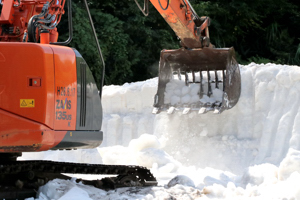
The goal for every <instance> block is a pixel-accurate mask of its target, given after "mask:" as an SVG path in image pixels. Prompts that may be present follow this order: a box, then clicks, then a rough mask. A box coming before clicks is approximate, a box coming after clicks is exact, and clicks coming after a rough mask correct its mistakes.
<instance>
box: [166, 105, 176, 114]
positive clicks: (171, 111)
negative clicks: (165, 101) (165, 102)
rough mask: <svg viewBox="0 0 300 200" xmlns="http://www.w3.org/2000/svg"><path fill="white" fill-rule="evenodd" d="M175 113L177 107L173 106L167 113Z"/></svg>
mask: <svg viewBox="0 0 300 200" xmlns="http://www.w3.org/2000/svg"><path fill="white" fill-rule="evenodd" d="M174 111H175V107H174V106H171V107H170V108H169V109H168V111H167V113H168V114H172V113H173V112H174Z"/></svg>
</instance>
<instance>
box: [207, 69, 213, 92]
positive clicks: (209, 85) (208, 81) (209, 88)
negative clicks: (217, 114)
mask: <svg viewBox="0 0 300 200" xmlns="http://www.w3.org/2000/svg"><path fill="white" fill-rule="evenodd" d="M207 83H208V90H207V96H208V97H210V96H211V95H212V91H211V80H210V73H209V70H207Z"/></svg>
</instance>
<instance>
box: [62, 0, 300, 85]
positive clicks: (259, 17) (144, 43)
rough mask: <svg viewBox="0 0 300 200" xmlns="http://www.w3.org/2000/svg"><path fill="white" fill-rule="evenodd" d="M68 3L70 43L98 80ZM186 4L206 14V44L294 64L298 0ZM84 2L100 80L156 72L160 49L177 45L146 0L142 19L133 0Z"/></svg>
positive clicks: (77, 13)
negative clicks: (71, 27)
mask: <svg viewBox="0 0 300 200" xmlns="http://www.w3.org/2000/svg"><path fill="white" fill-rule="evenodd" d="M139 1H140V3H141V4H143V1H142V0H139ZM72 2H74V3H73V16H74V19H73V24H74V39H73V41H72V43H71V46H72V47H75V48H76V49H78V50H79V52H81V54H82V55H83V57H84V58H85V59H86V60H87V62H88V64H89V66H90V67H91V69H92V72H93V74H94V75H95V77H96V80H97V81H98V82H100V79H101V71H102V69H101V65H102V64H101V61H100V59H99V58H98V57H99V56H98V53H97V48H96V45H95V41H94V38H93V36H92V32H91V28H90V25H89V22H88V18H87V14H86V11H85V9H84V6H83V5H82V2H81V1H80V0H76V1H72ZM190 3H191V4H192V5H193V7H194V9H195V11H196V12H197V13H198V15H199V16H209V17H210V18H211V26H210V37H211V42H212V43H213V44H214V45H215V46H216V47H230V46H233V47H234V48H235V50H236V52H237V59H238V61H239V62H240V63H242V64H247V63H249V62H258V63H267V62H274V63H281V64H294V65H300V35H299V33H300V26H299V24H300V11H299V5H298V4H299V3H298V0H264V1H262V0H214V1H211V0H190ZM89 6H90V9H91V14H92V16H93V20H94V26H95V28H96V31H97V33H98V40H99V42H100V45H101V48H102V52H103V56H104V59H105V63H106V76H105V84H122V83H124V82H132V81H140V80H145V79H147V78H151V77H154V76H157V71H158V62H159V54H160V51H161V50H162V49H176V48H179V41H178V40H177V38H176V35H175V34H174V32H173V31H172V30H171V28H169V26H168V25H167V23H166V22H165V21H164V19H163V18H162V17H161V16H160V14H159V13H158V12H157V11H156V9H155V8H154V7H153V6H152V5H151V3H150V4H149V11H150V14H149V16H148V17H145V16H144V15H143V14H142V13H141V12H140V10H139V9H138V8H137V6H136V4H135V2H134V1H133V0H128V1H116V0H111V1H103V0H89ZM66 19H67V18H66V17H65V18H64V20H65V21H62V22H61V24H60V26H59V30H60V33H61V35H62V37H61V38H62V39H66V38H67V37H68V36H67V31H68V30H67V23H66Z"/></svg>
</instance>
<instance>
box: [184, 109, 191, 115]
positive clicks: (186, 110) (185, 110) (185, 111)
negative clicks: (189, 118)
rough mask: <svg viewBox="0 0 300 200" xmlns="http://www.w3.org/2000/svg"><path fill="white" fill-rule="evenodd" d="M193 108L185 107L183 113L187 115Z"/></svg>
mask: <svg viewBox="0 0 300 200" xmlns="http://www.w3.org/2000/svg"><path fill="white" fill-rule="evenodd" d="M190 110H191V108H184V109H183V112H182V114H184V115H186V114H188V113H189V112H190Z"/></svg>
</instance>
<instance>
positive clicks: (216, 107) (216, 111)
mask: <svg viewBox="0 0 300 200" xmlns="http://www.w3.org/2000/svg"><path fill="white" fill-rule="evenodd" d="M221 105H222V103H221V102H216V103H215V104H214V114H220V113H221V112H223V110H221Z"/></svg>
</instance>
